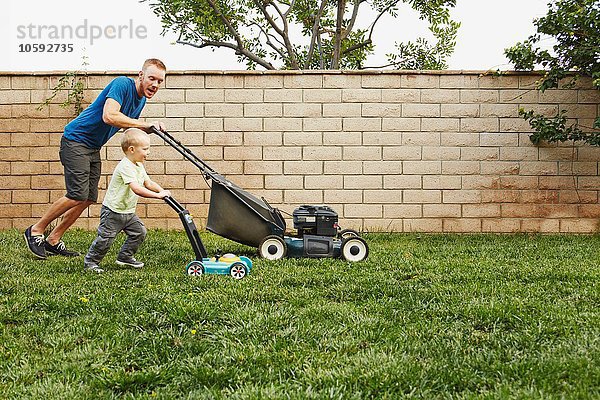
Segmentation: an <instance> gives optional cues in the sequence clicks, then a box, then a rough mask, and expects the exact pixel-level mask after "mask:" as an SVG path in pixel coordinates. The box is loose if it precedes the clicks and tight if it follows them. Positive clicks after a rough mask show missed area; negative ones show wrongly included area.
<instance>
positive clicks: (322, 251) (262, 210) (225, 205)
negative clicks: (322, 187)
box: [152, 128, 369, 262]
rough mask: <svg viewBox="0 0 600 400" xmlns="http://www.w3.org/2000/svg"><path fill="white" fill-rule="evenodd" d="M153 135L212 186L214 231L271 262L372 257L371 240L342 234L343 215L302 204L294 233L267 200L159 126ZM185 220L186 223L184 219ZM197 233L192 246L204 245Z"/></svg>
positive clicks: (210, 226) (208, 226) (210, 210)
mask: <svg viewBox="0 0 600 400" xmlns="http://www.w3.org/2000/svg"><path fill="white" fill-rule="evenodd" d="M152 133H154V134H156V135H158V136H159V137H160V138H162V139H163V140H164V141H165V142H166V143H167V144H168V145H170V146H171V147H173V148H174V149H175V150H177V151H178V152H179V153H180V154H181V155H182V156H183V157H184V158H186V159H187V160H188V161H190V162H191V163H192V164H194V165H195V166H196V167H197V168H198V169H199V170H200V171H201V172H202V175H203V177H204V179H205V180H206V183H207V185H208V186H209V187H210V188H211V195H210V204H209V208H208V218H207V223H206V229H207V230H208V231H210V232H213V233H215V234H217V235H219V236H222V237H224V238H226V239H229V240H233V241H235V242H237V243H241V244H245V245H247V246H251V247H255V248H258V253H259V255H260V256H261V257H263V258H266V259H269V260H279V259H281V258H283V257H285V256H288V257H310V258H324V257H340V258H343V259H345V260H347V261H350V262H356V261H362V260H364V259H366V258H367V256H368V255H369V246H368V245H367V242H366V241H365V240H364V239H363V238H361V237H360V236H359V234H358V232H356V231H354V230H352V229H344V230H342V229H341V228H340V226H339V225H338V214H337V213H336V212H335V211H334V210H333V209H331V208H330V207H328V206H325V205H302V206H300V207H298V208H296V209H295V210H294V212H293V214H292V217H293V223H294V229H296V231H297V233H296V234H295V235H292V234H289V233H288V232H286V223H285V220H284V218H283V216H282V215H281V211H280V210H279V209H277V208H274V207H271V205H270V204H269V203H268V202H267V201H266V200H265V198H264V197H263V198H260V199H259V198H258V197H256V196H254V195H252V194H250V193H248V192H246V191H245V190H243V189H242V188H240V187H239V186H237V185H235V184H234V183H232V182H230V181H229V180H228V179H226V178H225V177H224V176H222V175H220V174H218V173H217V172H216V171H215V170H214V169H212V168H211V167H210V166H209V165H208V164H207V163H206V162H204V161H203V160H201V159H200V158H198V157H197V156H196V155H195V154H194V153H192V152H191V151H190V150H189V149H188V148H187V147H185V146H184V145H183V144H181V142H179V141H178V140H177V139H175V138H174V137H173V136H172V135H171V134H169V133H168V132H165V131H160V130H158V129H156V128H153V129H152ZM209 181H210V183H209ZM172 207H173V205H172ZM173 208H175V207H173ZM176 210H177V209H176ZM178 212H179V211H178ZM181 218H182V221H184V217H181ZM185 224H186V223H185V221H184V226H185ZM186 231H187V230H186ZM194 235H197V233H195V234H192V235H191V236H190V233H188V236H189V237H190V241H192V246H194V240H196V241H199V237H198V239H195V237H194ZM193 237H194V238H193ZM200 244H201V243H200ZM205 254H206V251H204V255H203V257H205ZM197 258H198V254H197Z"/></svg>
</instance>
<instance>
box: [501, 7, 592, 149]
mask: <svg viewBox="0 0 600 400" xmlns="http://www.w3.org/2000/svg"><path fill="white" fill-rule="evenodd" d="M548 7H549V10H548V13H547V14H546V16H544V17H542V18H539V19H536V20H535V21H534V24H535V26H536V28H537V33H536V34H534V35H532V36H530V37H529V38H528V39H527V40H525V41H524V42H521V43H517V44H516V45H515V46H513V47H511V48H508V49H506V50H505V54H506V56H507V57H508V58H509V60H510V61H511V62H513V63H514V65H515V68H516V69H519V70H533V69H535V68H536V67H538V66H541V67H542V68H543V69H544V70H545V71H546V72H545V74H544V76H543V78H542V79H541V80H540V81H539V82H538V85H537V88H538V89H539V90H540V91H542V92H543V91H545V90H547V89H550V88H557V87H559V85H560V84H563V85H564V87H573V85H574V84H575V83H576V82H577V79H578V78H579V77H581V76H586V77H591V78H592V82H593V85H594V87H595V88H596V89H600V2H598V0H554V2H553V3H549V4H548ZM545 37H551V38H554V39H555V41H556V43H555V45H554V46H553V48H552V51H548V50H544V49H542V48H540V44H541V42H542V41H543V40H544V39H545ZM519 113H520V115H522V116H523V117H524V118H525V119H526V120H527V121H528V122H529V124H530V125H531V127H532V128H533V129H534V130H535V133H534V134H533V135H531V136H530V138H531V140H532V141H533V142H534V143H536V144H537V143H539V142H540V141H542V140H546V141H549V142H558V141H561V142H564V141H567V140H573V141H584V142H586V143H589V144H592V145H596V146H598V145H600V117H597V118H596V120H595V122H594V124H593V126H592V127H583V126H580V125H579V124H576V123H574V124H569V121H568V119H567V115H566V112H565V111H562V112H559V113H558V114H557V115H556V116H554V117H553V118H548V117H546V116H544V115H541V114H535V113H534V112H533V111H525V110H519ZM582 128H583V129H582Z"/></svg>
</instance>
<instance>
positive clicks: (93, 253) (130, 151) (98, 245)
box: [84, 128, 171, 273]
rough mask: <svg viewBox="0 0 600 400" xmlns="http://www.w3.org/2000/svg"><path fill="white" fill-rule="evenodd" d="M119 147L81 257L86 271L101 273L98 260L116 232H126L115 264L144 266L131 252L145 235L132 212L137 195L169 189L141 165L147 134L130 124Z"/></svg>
mask: <svg viewBox="0 0 600 400" xmlns="http://www.w3.org/2000/svg"><path fill="white" fill-rule="evenodd" d="M121 148H122V149H123V152H124V153H125V157H124V158H123V159H122V160H121V161H120V162H119V164H118V165H117V167H116V168H115V172H114V173H113V175H112V178H111V179H110V183H109V185H108V190H107V191H106V195H105V196H104V201H103V202H102V208H101V210H100V225H99V226H98V236H97V237H96V239H95V240H94V242H93V243H92V245H91V246H90V249H89V250H88V253H87V255H86V256H85V259H84V267H85V271H89V272H96V273H102V272H104V270H103V269H101V268H100V266H99V264H100V261H102V259H103V258H104V256H105V255H106V253H107V252H108V249H109V248H110V246H111V244H112V242H113V241H114V240H115V237H116V236H117V234H118V233H119V232H121V231H123V232H125V234H126V235H127V240H125V243H123V246H122V247H121V250H120V251H119V255H118V256H117V264H119V265H126V266H130V267H134V268H141V267H143V266H144V263H143V262H140V261H138V260H136V259H135V258H134V257H133V255H134V254H135V253H136V251H137V249H138V247H139V246H140V244H142V242H143V241H144V238H145V237H146V228H145V227H144V224H143V223H142V221H141V220H140V219H139V218H138V216H137V215H136V214H135V208H136V205H137V201H138V196H142V197H147V198H154V199H162V198H163V197H166V196H170V195H171V192H169V191H168V190H164V189H163V188H162V187H160V185H159V184H157V183H156V182H154V181H152V180H151V179H150V178H149V177H148V175H147V174H146V170H145V169H144V164H143V163H144V160H145V159H146V157H147V156H148V154H149V151H150V138H149V136H148V135H147V134H146V133H145V132H144V131H142V130H141V129H137V128H129V129H127V130H126V131H125V133H124V134H123V139H122V140H121Z"/></svg>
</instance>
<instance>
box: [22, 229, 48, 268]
mask: <svg viewBox="0 0 600 400" xmlns="http://www.w3.org/2000/svg"><path fill="white" fill-rule="evenodd" d="M31 226H33V225H31ZM31 226H30V227H29V228H27V229H26V230H25V233H24V234H23V236H24V237H25V242H26V243H27V248H28V249H29V251H31V252H32V253H33V255H34V256H36V257H37V258H39V259H41V260H45V259H46V249H45V243H46V240H45V239H44V235H32V234H31Z"/></svg>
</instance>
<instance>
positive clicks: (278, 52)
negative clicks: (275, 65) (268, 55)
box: [250, 22, 286, 59]
mask: <svg viewBox="0 0 600 400" xmlns="http://www.w3.org/2000/svg"><path fill="white" fill-rule="evenodd" d="M250 25H256V26H257V27H258V29H260V31H261V32H262V34H263V35H265V39H266V40H267V44H268V45H269V46H270V47H271V48H272V49H273V50H275V51H276V52H277V54H279V55H280V56H281V58H283V59H285V58H286V56H285V53H284V52H283V51H282V50H281V49H280V48H279V47H277V46H275V43H273V42H271V40H270V39H269V38H270V37H272V38H273V39H274V40H276V41H277V43H279V44H281V45H282V46H283V43H281V42H280V41H279V39H277V37H275V36H273V35H271V34H269V33H267V32H266V31H265V30H264V29H263V27H262V26H260V24H258V23H257V22H252V23H251V24H250Z"/></svg>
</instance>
